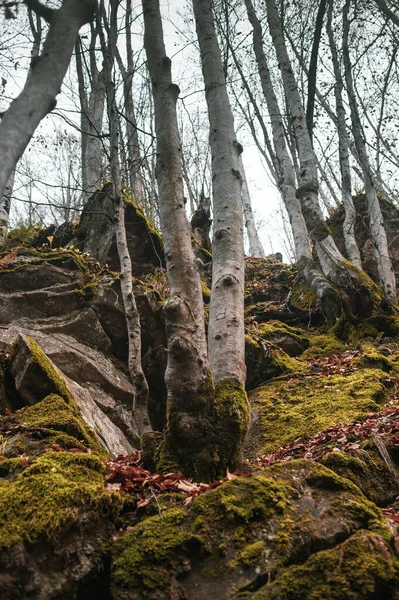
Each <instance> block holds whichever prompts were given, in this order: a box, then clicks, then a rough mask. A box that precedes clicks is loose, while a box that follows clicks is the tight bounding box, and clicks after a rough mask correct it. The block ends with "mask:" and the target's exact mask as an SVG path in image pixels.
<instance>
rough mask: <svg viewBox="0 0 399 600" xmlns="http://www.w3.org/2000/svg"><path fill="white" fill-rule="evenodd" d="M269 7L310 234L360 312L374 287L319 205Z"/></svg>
mask: <svg viewBox="0 0 399 600" xmlns="http://www.w3.org/2000/svg"><path fill="white" fill-rule="evenodd" d="M266 6H267V19H268V24H269V31H270V35H271V37H272V40H273V45H274V49H275V52H276V56H277V60H278V65H279V69H280V72H281V76H282V81H283V85H284V91H285V95H286V99H287V105H288V108H289V113H290V120H291V127H292V129H293V132H294V135H295V141H296V145H297V148H298V157H299V163H300V165H299V166H300V169H299V182H298V183H299V185H298V188H297V190H296V195H297V197H298V198H299V200H300V203H301V209H302V214H303V216H304V219H305V222H306V226H307V229H308V231H309V235H310V237H311V240H312V241H313V243H314V245H315V249H316V251H317V255H318V257H319V260H320V265H321V267H322V270H323V273H324V275H325V276H326V277H327V279H329V280H331V281H332V282H333V283H335V284H336V285H337V286H338V287H339V288H340V289H342V290H345V293H346V295H347V296H348V297H350V298H351V299H352V301H351V305H352V310H355V312H356V311H357V312H360V313H361V312H362V311H363V310H365V311H368V310H370V308H369V307H370V304H371V298H370V294H371V292H370V286H369V285H364V284H363V279H362V277H360V271H359V270H358V269H357V268H356V267H355V266H354V265H353V267H350V268H348V267H347V265H346V263H345V259H344V257H343V256H342V254H341V252H340V251H339V250H338V248H337V246H336V244H335V241H334V239H333V238H332V236H331V233H330V231H329V229H328V227H327V225H326V222H325V220H324V217H323V214H322V211H321V208H320V204H319V181H318V172H317V158H316V155H315V153H314V150H313V147H312V143H311V140H310V137H309V132H308V129H307V126H306V118H305V111H304V108H303V104H302V101H301V97H300V94H299V90H298V85H297V81H296V79H295V76H294V72H293V68H292V65H291V61H290V58H289V55H288V51H287V47H286V44H285V39H284V33H283V28H282V23H281V19H280V16H279V13H278V10H277V6H276V2H275V0H266ZM370 283H371V282H370ZM385 290H386V294H387V298H388V299H389V298H390V295H391V290H390V286H389V288H387V287H385ZM330 308H331V310H332V312H333V313H334V311H335V313H339V307H338V306H336V308H335V309H334V305H333V303H332V304H331V307H330Z"/></svg>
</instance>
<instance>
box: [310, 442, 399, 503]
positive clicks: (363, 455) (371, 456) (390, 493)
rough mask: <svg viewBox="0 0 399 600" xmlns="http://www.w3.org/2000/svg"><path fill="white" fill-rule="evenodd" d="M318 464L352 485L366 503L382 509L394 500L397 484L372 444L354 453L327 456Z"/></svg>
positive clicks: (334, 453)
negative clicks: (360, 493) (353, 484)
mask: <svg viewBox="0 0 399 600" xmlns="http://www.w3.org/2000/svg"><path fill="white" fill-rule="evenodd" d="M321 463H322V464H323V465H325V466H327V467H328V468H329V469H332V470H333V471H335V472H336V473H338V474H339V475H341V476H342V477H346V478H347V479H349V480H350V481H353V483H355V484H356V485H357V486H358V487H359V488H360V489H361V490H362V492H363V494H364V495H365V496H366V497H367V498H368V499H369V500H372V501H373V502H375V503H376V504H378V505H379V506H383V505H386V504H388V503H389V502H391V501H392V498H394V497H395V496H396V490H397V483H396V481H395V480H394V478H393V475H392V473H391V472H390V470H389V468H388V467H387V464H386V463H385V462H384V460H383V459H382V458H381V455H380V453H379V452H378V450H377V448H376V447H375V445H374V442H373V441H372V440H365V441H364V442H362V447H361V448H359V449H358V450H354V451H352V453H351V454H350V453H348V452H343V451H342V452H328V453H327V454H325V456H324V457H323V458H322V459H321Z"/></svg>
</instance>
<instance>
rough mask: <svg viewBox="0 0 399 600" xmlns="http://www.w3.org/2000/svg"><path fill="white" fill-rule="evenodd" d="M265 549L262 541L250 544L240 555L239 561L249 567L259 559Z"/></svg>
mask: <svg viewBox="0 0 399 600" xmlns="http://www.w3.org/2000/svg"><path fill="white" fill-rule="evenodd" d="M263 551H264V544H263V542H262V541H257V542H254V543H253V544H248V546H245V548H244V549H243V550H241V552H240V553H239V555H238V561H239V562H240V563H242V564H243V565H246V566H247V567H249V566H251V565H252V563H254V562H256V561H257V560H259V558H260V557H261V555H262V554H263Z"/></svg>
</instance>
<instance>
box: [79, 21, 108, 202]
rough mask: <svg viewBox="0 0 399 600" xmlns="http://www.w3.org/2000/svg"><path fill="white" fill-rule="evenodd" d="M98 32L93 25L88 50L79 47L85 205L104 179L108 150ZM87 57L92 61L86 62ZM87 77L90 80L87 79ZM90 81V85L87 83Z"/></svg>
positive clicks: (103, 82) (80, 44)
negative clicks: (105, 158)
mask: <svg viewBox="0 0 399 600" xmlns="http://www.w3.org/2000/svg"><path fill="white" fill-rule="evenodd" d="M97 40H98V30H97V27H96V26H95V25H94V24H93V23H91V26H90V41H89V46H88V48H87V50H86V49H85V48H84V46H83V43H82V40H81V39H79V40H77V42H76V45H75V59H76V72H77V78H78V88H79V100H80V126H81V147H82V199H83V204H84V203H85V202H86V200H87V198H88V197H89V196H90V195H91V194H93V193H94V192H95V191H96V189H97V188H99V187H101V184H102V181H103V179H104V167H103V160H104V154H105V152H104V148H103V140H102V128H103V119H104V111H105V88H106V85H105V81H104V70H103V69H101V70H100V69H99V68H98V65H97V48H96V44H97ZM83 57H88V60H87V58H85V59H84V60H83ZM85 73H86V77H85ZM87 81H88V82H89V83H87Z"/></svg>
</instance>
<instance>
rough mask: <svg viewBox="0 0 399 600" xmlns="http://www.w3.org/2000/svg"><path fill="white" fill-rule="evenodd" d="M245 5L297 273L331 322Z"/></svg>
mask: <svg viewBox="0 0 399 600" xmlns="http://www.w3.org/2000/svg"><path fill="white" fill-rule="evenodd" d="M245 6H246V9H247V14H248V19H249V21H250V23H251V25H252V27H253V48H254V52H255V56H256V62H257V66H258V73H259V77H260V81H261V85H262V91H263V94H264V97H265V100H266V104H267V108H268V112H269V118H270V122H271V126H272V135H273V144H274V151H275V156H276V159H277V165H276V166H277V170H278V173H277V175H278V177H277V187H278V189H279V190H280V193H281V197H282V200H283V203H284V205H285V208H286V210H287V213H288V216H289V219H290V223H291V227H292V232H293V238H294V244H295V254H296V257H297V262H298V267H299V271H300V273H301V275H302V277H303V278H304V279H305V281H307V283H308V285H309V286H310V287H311V288H312V289H313V290H314V292H315V294H316V296H317V298H318V299H319V301H320V303H321V306H322V308H323V310H324V311H325V313H326V314H327V315H328V317H329V318H330V319H332V320H334V319H335V318H336V317H338V316H339V314H340V310H341V306H340V300H339V297H338V295H337V293H336V291H335V290H334V289H333V288H332V286H331V284H330V283H329V282H328V280H327V279H326V277H325V276H324V275H323V273H322V271H321V269H320V268H319V267H318V266H317V265H316V263H315V262H314V261H313V258H312V251H311V248H310V238H309V234H308V231H307V228H306V224H305V220H304V218H303V214H302V210H301V205H300V202H299V200H298V198H297V196H296V177H295V168H294V164H293V161H292V158H291V156H290V153H289V150H288V147H287V142H286V135H285V130H284V122H283V118H282V116H281V111H280V106H279V103H278V99H277V96H276V93H275V90H274V86H273V83H272V79H271V76H270V70H269V67H268V63H267V58H266V55H265V52H264V48H263V32H262V26H261V23H260V21H259V19H258V18H257V16H256V12H255V8H254V5H253V3H252V0H245Z"/></svg>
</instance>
